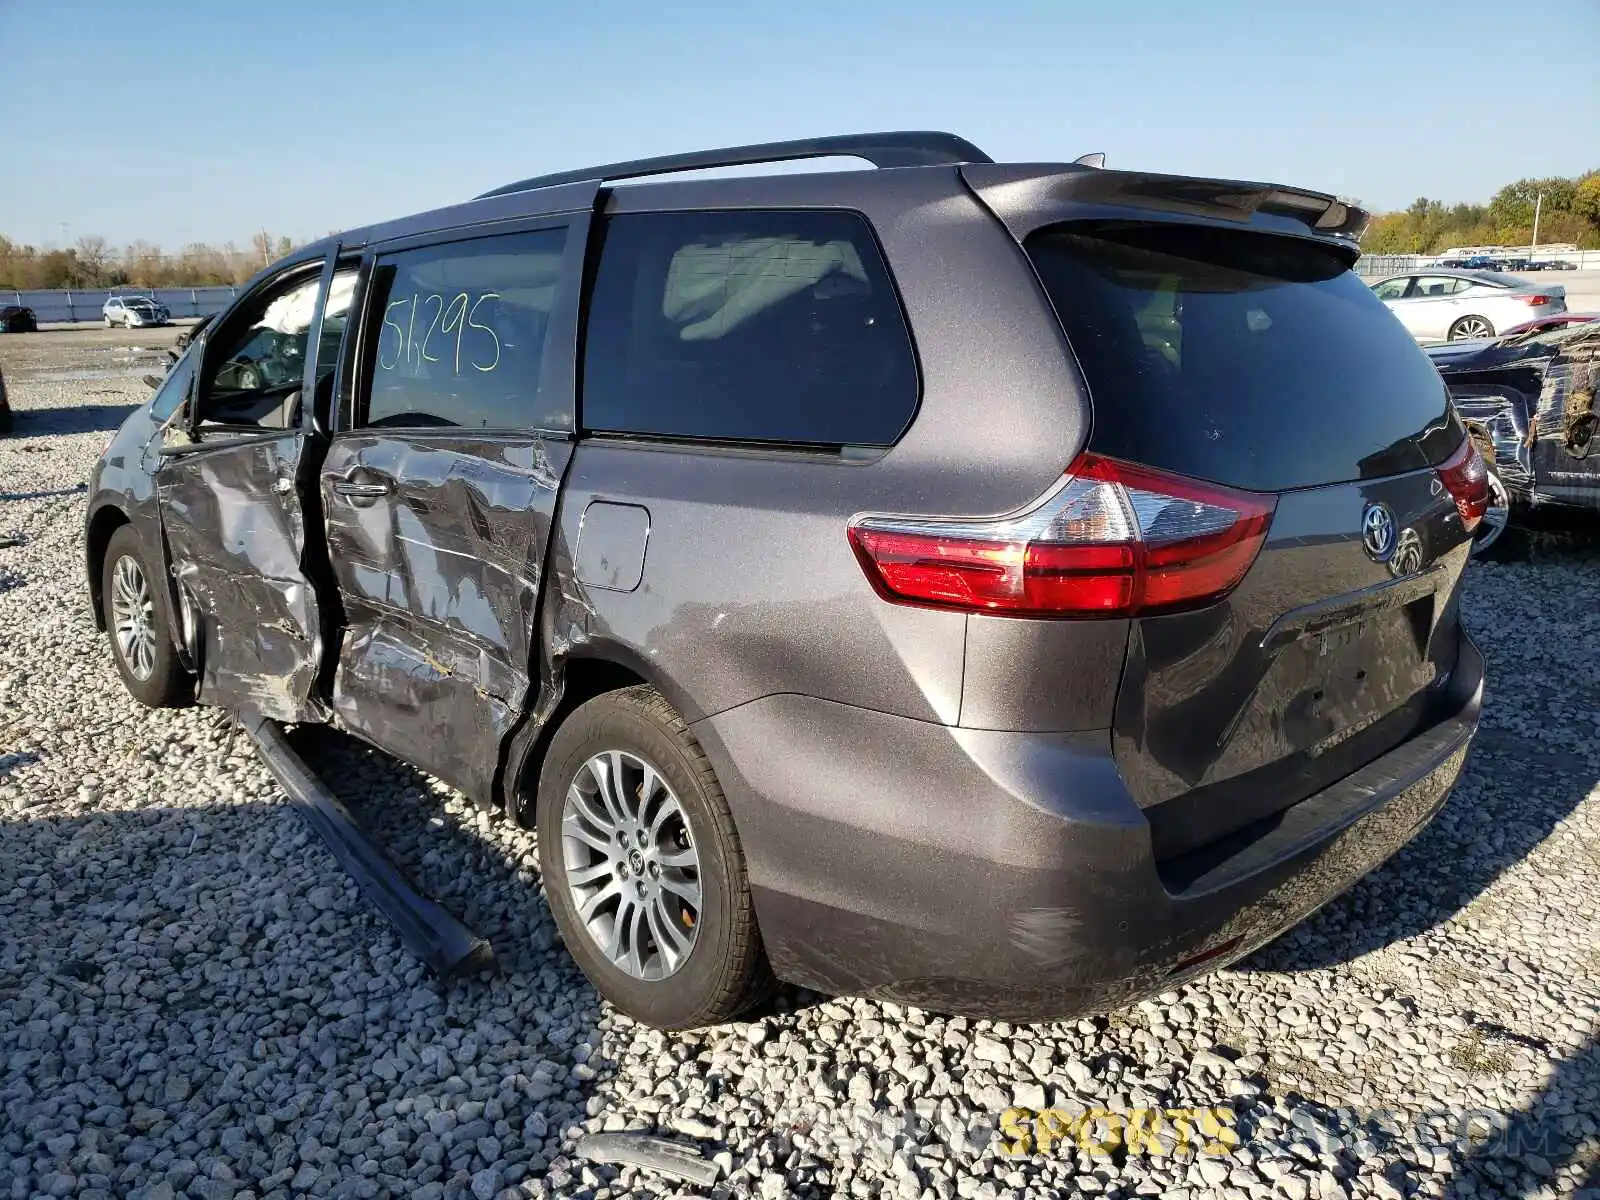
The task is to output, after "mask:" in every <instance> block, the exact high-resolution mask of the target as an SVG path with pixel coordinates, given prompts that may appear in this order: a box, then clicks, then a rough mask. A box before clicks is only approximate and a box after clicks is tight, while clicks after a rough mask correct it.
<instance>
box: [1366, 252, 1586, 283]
mask: <svg viewBox="0 0 1600 1200" xmlns="http://www.w3.org/2000/svg"><path fill="white" fill-rule="evenodd" d="M1483 253H1485V254H1487V255H1489V256H1490V257H1491V258H1497V259H1500V260H1501V261H1504V260H1506V259H1508V258H1526V259H1530V260H1531V261H1533V262H1543V263H1549V262H1561V263H1567V264H1569V265H1570V266H1572V267H1573V268H1575V269H1577V270H1579V271H1600V250H1567V249H1561V250H1545V249H1544V248H1542V247H1541V248H1540V249H1538V250H1535V251H1533V252H1532V253H1529V252H1528V250H1527V249H1526V248H1525V247H1524V248H1523V249H1520V250H1519V249H1517V248H1516V247H1500V248H1498V249H1495V250H1485V251H1483ZM1445 257H1450V258H1463V257H1465V255H1461V254H1455V255H1448V256H1447V255H1443V254H1363V255H1362V256H1361V257H1360V259H1358V260H1357V262H1356V273H1357V274H1359V275H1371V276H1382V275H1403V274H1405V273H1407V272H1409V271H1420V270H1422V269H1424V268H1425V267H1431V266H1433V265H1435V264H1436V263H1438V261H1439V260H1440V259H1441V258H1445Z"/></svg>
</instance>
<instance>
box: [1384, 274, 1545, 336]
mask: <svg viewBox="0 0 1600 1200" xmlns="http://www.w3.org/2000/svg"><path fill="white" fill-rule="evenodd" d="M1372 292H1373V294H1374V295H1375V296H1377V297H1378V299H1379V300H1382V301H1383V302H1384V304H1386V305H1388V307H1389V311H1390V312H1392V313H1394V315H1395V316H1397V317H1399V318H1400V323H1401V324H1402V325H1404V326H1405V327H1406V329H1407V330H1409V331H1410V333H1411V336H1412V337H1414V338H1416V339H1417V340H1418V341H1419V342H1442V341H1452V342H1453V341H1457V340H1459V339H1461V338H1488V337H1494V336H1495V334H1497V333H1499V332H1500V331H1501V330H1505V329H1510V328H1512V327H1513V326H1516V325H1523V324H1526V323H1527V322H1528V321H1532V320H1535V319H1537V318H1539V317H1548V316H1550V315H1552V314H1553V313H1562V312H1566V311H1567V293H1566V289H1565V288H1562V287H1557V286H1552V285H1549V284H1533V283H1529V282H1527V281H1526V280H1523V279H1518V278H1517V277H1516V276H1514V275H1501V274H1500V273H1499V272H1497V271H1453V270H1447V269H1444V268H1440V267H1433V268H1424V269H1422V270H1419V271H1416V272H1414V273H1412V274H1409V275H1394V276H1391V277H1390V278H1388V279H1382V280H1379V281H1378V282H1377V283H1375V284H1373V285H1372Z"/></svg>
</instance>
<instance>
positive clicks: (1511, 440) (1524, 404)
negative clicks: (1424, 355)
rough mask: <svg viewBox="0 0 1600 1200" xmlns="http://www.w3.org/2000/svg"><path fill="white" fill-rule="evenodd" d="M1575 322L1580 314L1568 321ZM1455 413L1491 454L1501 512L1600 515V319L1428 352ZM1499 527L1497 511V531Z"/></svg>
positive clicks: (1492, 482) (1514, 516) (1496, 503)
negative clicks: (1598, 396)
mask: <svg viewBox="0 0 1600 1200" xmlns="http://www.w3.org/2000/svg"><path fill="white" fill-rule="evenodd" d="M1568 315H1574V314H1568ZM1428 353H1429V354H1430V355H1431V356H1432V358H1433V360H1434V363H1435V365H1436V366H1437V367H1438V368H1439V373H1440V374H1441V375H1443V376H1444V379H1445V382H1446V384H1447V385H1448V386H1449V388H1450V395H1451V397H1452V398H1453V399H1454V401H1455V405H1456V409H1457V411H1458V412H1459V413H1460V414H1461V417H1462V419H1463V420H1464V421H1465V422H1466V423H1467V426H1468V428H1469V430H1470V431H1472V432H1473V433H1474V435H1475V437H1476V439H1477V440H1478V442H1479V443H1480V446H1482V447H1487V448H1492V451H1493V452H1492V455H1489V456H1488V457H1490V459H1491V463H1492V466H1491V478H1490V489H1491V492H1492V493H1493V494H1494V504H1493V505H1492V509H1498V508H1500V507H1501V506H1505V507H1506V508H1507V510H1508V511H1507V516H1508V517H1509V518H1510V519H1511V520H1513V521H1514V520H1516V519H1517V516H1518V513H1519V510H1526V509H1531V508H1540V507H1546V506H1556V507H1566V508H1579V509H1591V510H1593V509H1600V441H1597V438H1596V425H1597V422H1600V414H1597V413H1596V411H1595V407H1594V393H1595V386H1596V383H1597V381H1600V378H1597V377H1600V319H1596V318H1595V317H1594V316H1593V315H1589V316H1587V317H1583V316H1582V315H1578V319H1575V320H1572V321H1569V322H1565V323H1560V324H1554V325H1550V326H1547V327H1543V328H1530V329H1526V330H1523V331H1521V332H1512V333H1508V334H1506V335H1505V336H1504V337H1500V338H1495V339H1493V340H1489V341H1483V342H1454V343H1451V344H1449V345H1446V346H1436V347H1432V348H1430V349H1429V351H1428ZM1496 519H1498V518H1497V516H1496V514H1495V512H1494V511H1491V514H1490V518H1489V524H1491V525H1492V524H1493V522H1494V521H1495V520H1496Z"/></svg>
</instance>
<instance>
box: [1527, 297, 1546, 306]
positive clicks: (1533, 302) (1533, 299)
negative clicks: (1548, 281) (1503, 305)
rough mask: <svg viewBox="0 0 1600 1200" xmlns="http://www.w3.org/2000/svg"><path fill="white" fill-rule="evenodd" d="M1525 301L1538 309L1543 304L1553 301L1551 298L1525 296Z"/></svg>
mask: <svg viewBox="0 0 1600 1200" xmlns="http://www.w3.org/2000/svg"><path fill="white" fill-rule="evenodd" d="M1523 300H1524V301H1526V302H1527V303H1528V304H1531V305H1533V306H1534V307H1535V308H1537V307H1538V306H1539V305H1541V304H1549V303H1550V300H1551V297H1549V296H1524V297H1523Z"/></svg>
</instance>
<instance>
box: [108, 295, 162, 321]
mask: <svg viewBox="0 0 1600 1200" xmlns="http://www.w3.org/2000/svg"><path fill="white" fill-rule="evenodd" d="M100 315H101V317H103V318H104V319H105V323H106V328H107V329H110V328H111V327H112V326H113V325H128V326H133V325H166V324H168V323H169V322H171V320H172V313H171V311H170V310H169V309H168V308H167V306H166V305H165V304H162V303H161V302H160V301H157V300H153V299H151V298H150V297H149V296H112V297H111V298H110V299H109V300H107V301H106V302H105V304H104V305H102V306H101V309H100Z"/></svg>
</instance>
